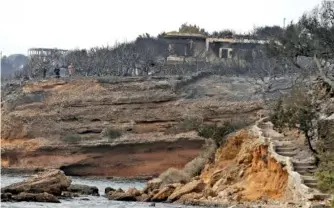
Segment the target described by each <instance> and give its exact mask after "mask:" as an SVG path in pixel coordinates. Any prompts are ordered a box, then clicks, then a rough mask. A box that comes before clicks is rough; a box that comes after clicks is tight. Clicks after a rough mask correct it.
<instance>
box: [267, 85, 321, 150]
mask: <svg viewBox="0 0 334 208" xmlns="http://www.w3.org/2000/svg"><path fill="white" fill-rule="evenodd" d="M306 92H307V89H305V88H303V87H301V86H299V87H295V88H293V89H292V90H291V93H290V94H288V95H286V96H284V97H282V98H281V99H280V100H278V102H277V103H276V105H275V106H274V108H273V110H272V113H271V116H270V117H271V119H272V122H273V124H274V126H275V127H276V128H277V129H278V130H282V129H283V128H284V127H289V128H298V129H299V130H301V131H302V132H303V134H304V136H305V138H306V141H307V143H308V146H309V149H310V150H311V151H312V152H314V153H317V151H316V150H315V149H314V148H313V147H312V145H311V140H312V139H314V137H315V134H316V132H315V129H316V126H315V123H314V121H315V120H317V118H318V115H317V113H316V109H317V106H316V103H314V102H313V101H312V96H311V95H308V94H307V93H306Z"/></svg>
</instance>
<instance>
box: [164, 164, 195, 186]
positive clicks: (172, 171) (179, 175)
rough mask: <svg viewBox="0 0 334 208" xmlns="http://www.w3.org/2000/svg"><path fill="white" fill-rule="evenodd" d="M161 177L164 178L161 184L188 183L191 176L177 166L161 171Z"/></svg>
mask: <svg viewBox="0 0 334 208" xmlns="http://www.w3.org/2000/svg"><path fill="white" fill-rule="evenodd" d="M159 178H160V179H161V180H162V183H161V186H164V185H167V184H172V183H187V182H189V180H190V177H189V176H188V175H187V174H185V172H184V171H182V170H178V169H176V168H169V169H168V170H166V171H165V172H163V173H161V174H160V176H159Z"/></svg>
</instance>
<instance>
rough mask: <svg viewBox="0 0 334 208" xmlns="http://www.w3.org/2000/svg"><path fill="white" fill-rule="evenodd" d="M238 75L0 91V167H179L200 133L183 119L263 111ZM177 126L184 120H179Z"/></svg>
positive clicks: (247, 118) (130, 171) (82, 171)
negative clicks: (0, 155) (0, 116)
mask: <svg viewBox="0 0 334 208" xmlns="http://www.w3.org/2000/svg"><path fill="white" fill-rule="evenodd" d="M253 93H254V87H253V86H251V85H250V84H249V83H248V82H246V81H245V80H244V79H242V78H233V77H224V78H223V77H216V76H210V75H203V74H197V75H194V76H192V77H150V78H142V77H136V78H133V77H129V78H115V77H110V78H99V79H94V78H83V79H75V80H46V81H38V82H37V81H36V82H27V83H24V84H23V85H22V86H18V85H13V84H12V85H7V86H5V87H4V88H3V89H2V97H3V100H2V103H1V105H2V109H1V114H2V122H1V142H2V146H1V148H2V151H1V154H2V158H1V165H2V166H3V167H7V168H25V169H27V168H61V169H62V170H64V172H65V173H66V174H68V175H103V176H123V177H133V176H152V175H157V174H159V173H161V172H162V171H164V170H166V169H167V168H169V167H176V168H180V167H183V166H184V165H185V164H186V163H187V162H189V161H190V160H191V159H192V158H194V157H195V156H196V155H197V154H198V153H199V151H200V150H201V148H202V146H203V144H204V143H205V141H204V139H203V138H201V137H199V136H197V133H196V132H194V131H192V130H193V129H192V128H189V125H184V124H183V122H184V121H185V120H187V121H190V126H191V122H192V120H194V118H196V120H200V121H201V122H204V123H213V122H214V123H217V122H218V123H219V122H224V121H234V120H239V121H240V120H242V121H243V122H251V121H254V120H255V119H256V114H257V112H258V111H259V110H261V109H262V104H261V102H259V100H258V99H257V98H256V97H253V96H252V95H253ZM181 124H182V125H181Z"/></svg>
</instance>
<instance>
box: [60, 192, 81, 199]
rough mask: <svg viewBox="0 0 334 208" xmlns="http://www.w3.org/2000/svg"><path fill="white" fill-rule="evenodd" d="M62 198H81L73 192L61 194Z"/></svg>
mask: <svg viewBox="0 0 334 208" xmlns="http://www.w3.org/2000/svg"><path fill="white" fill-rule="evenodd" d="M61 196H62V197H64V198H73V197H79V194H77V193H72V192H69V191H63V192H62V193H61Z"/></svg>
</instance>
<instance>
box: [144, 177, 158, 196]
mask: <svg viewBox="0 0 334 208" xmlns="http://www.w3.org/2000/svg"><path fill="white" fill-rule="evenodd" d="M161 183H162V180H161V179H160V178H154V179H152V180H150V181H148V182H147V184H146V187H145V188H144V190H143V192H144V193H149V192H151V191H153V190H154V189H159V188H160V185H161Z"/></svg>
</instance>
